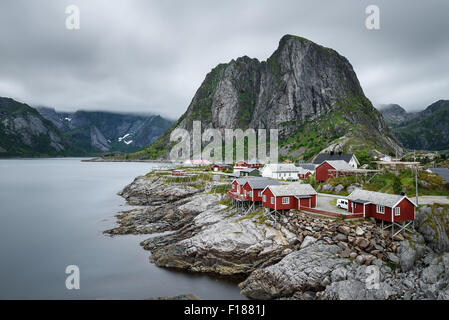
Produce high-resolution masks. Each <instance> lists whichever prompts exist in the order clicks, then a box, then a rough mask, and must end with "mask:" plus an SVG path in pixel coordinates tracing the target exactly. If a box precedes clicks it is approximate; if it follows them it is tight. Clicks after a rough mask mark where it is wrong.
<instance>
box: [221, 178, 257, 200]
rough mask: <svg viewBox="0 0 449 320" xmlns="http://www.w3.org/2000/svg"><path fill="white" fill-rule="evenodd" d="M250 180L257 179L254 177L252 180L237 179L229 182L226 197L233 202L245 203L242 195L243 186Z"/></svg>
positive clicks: (244, 197)
mask: <svg viewBox="0 0 449 320" xmlns="http://www.w3.org/2000/svg"><path fill="white" fill-rule="evenodd" d="M250 179H258V178H256V177H252V178H238V179H234V180H233V181H232V182H231V190H229V191H228V196H229V197H230V198H232V199H234V200H240V201H246V200H247V199H246V196H245V195H244V189H243V185H244V184H245V183H246V182H247V181H248V180H250Z"/></svg>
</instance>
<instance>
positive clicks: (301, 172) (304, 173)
mask: <svg viewBox="0 0 449 320" xmlns="http://www.w3.org/2000/svg"><path fill="white" fill-rule="evenodd" d="M311 174H312V171H310V170H307V169H304V168H299V171H298V179H301V180H305V179H307V178H308V177H309V176H310V175H311Z"/></svg>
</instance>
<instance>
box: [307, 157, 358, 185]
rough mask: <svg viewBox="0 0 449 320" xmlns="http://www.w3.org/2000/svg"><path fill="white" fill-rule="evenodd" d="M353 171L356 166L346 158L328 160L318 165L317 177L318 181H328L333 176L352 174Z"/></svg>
mask: <svg viewBox="0 0 449 320" xmlns="http://www.w3.org/2000/svg"><path fill="white" fill-rule="evenodd" d="M353 172H354V168H353V167H351V166H350V165H349V164H348V163H347V162H346V161H344V160H333V161H330V160H328V161H324V162H323V163H322V164H320V165H319V166H318V167H316V169H315V179H316V180H317V181H327V180H329V179H330V178H333V177H340V176H347V175H351V174H353Z"/></svg>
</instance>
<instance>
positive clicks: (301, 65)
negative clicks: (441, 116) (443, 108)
mask: <svg viewBox="0 0 449 320" xmlns="http://www.w3.org/2000/svg"><path fill="white" fill-rule="evenodd" d="M194 120H201V121H202V127H203V129H204V128H209V127H213V128H220V129H223V128H229V129H236V128H241V129H246V128H254V129H258V128H262V129H278V130H279V139H280V154H281V155H285V156H290V157H293V158H299V159H301V158H304V159H309V158H311V157H312V156H313V155H315V154H316V153H318V152H320V151H321V150H322V149H324V148H328V149H335V150H342V151H351V150H354V149H374V148H375V149H377V150H382V151H384V152H394V151H395V150H398V151H401V150H402V147H401V145H400V144H399V143H398V142H397V141H396V140H395V138H394V137H393V136H392V135H391V134H390V131H389V129H388V127H387V126H386V125H385V123H384V120H383V118H382V115H381V114H380V112H378V111H377V110H376V109H375V108H374V107H373V106H372V104H371V102H370V101H369V100H368V99H367V98H366V97H365V95H364V93H363V90H362V88H361V87H360V83H359V81H358V79H357V76H356V74H355V72H354V70H353V68H352V66H351V64H350V63H349V62H348V60H347V59H346V58H344V57H343V56H341V55H339V54H338V53H337V52H336V51H334V50H332V49H329V48H325V47H322V46H320V45H318V44H315V43H313V42H312V41H309V40H307V39H304V38H301V37H297V36H292V35H286V36H284V37H282V39H281V40H280V42H279V47H278V49H277V50H276V51H275V52H274V53H273V54H272V55H271V57H269V58H268V59H267V61H262V62H260V61H258V60H257V59H251V58H249V57H246V56H245V57H241V58H238V59H237V60H232V61H231V62H229V63H226V64H220V65H218V66H217V67H215V68H214V69H213V70H212V71H211V72H210V73H209V74H208V75H207V76H206V78H205V80H204V81H203V83H202V84H201V86H200V88H199V89H198V91H197V92H196V94H195V96H194V97H193V99H192V102H191V103H190V105H189V107H188V109H187V111H186V112H185V113H184V114H183V115H182V116H181V118H180V119H179V120H178V122H177V123H176V124H175V125H174V126H173V127H172V128H171V130H169V131H168V132H166V134H164V135H163V136H162V137H161V138H160V139H159V140H158V141H156V142H155V143H154V144H153V145H151V146H150V147H149V148H147V149H144V150H142V151H140V152H138V153H136V154H134V155H133V156H134V157H136V158H155V157H156V158H158V157H167V155H168V154H167V153H168V148H169V146H170V144H169V136H170V132H171V131H172V130H173V129H174V128H184V129H188V130H190V129H191V128H192V122H193V121H194Z"/></svg>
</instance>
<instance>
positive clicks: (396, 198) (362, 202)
mask: <svg viewBox="0 0 449 320" xmlns="http://www.w3.org/2000/svg"><path fill="white" fill-rule="evenodd" d="M415 208H416V204H415V203H414V202H413V201H412V200H410V199H409V198H408V197H407V196H402V195H395V194H387V193H381V192H374V191H367V190H362V189H356V190H354V191H353V192H352V193H351V194H350V195H349V196H348V211H349V212H350V213H363V216H364V217H366V218H370V217H372V218H375V219H378V220H382V221H387V222H405V221H411V220H414V219H415Z"/></svg>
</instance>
